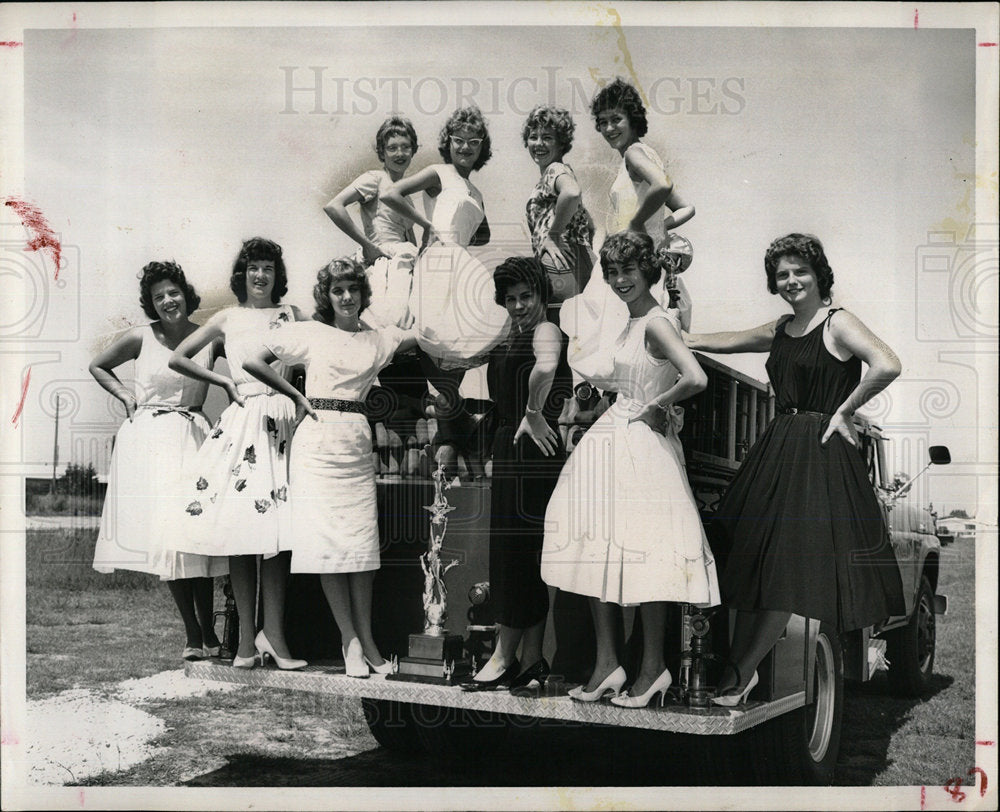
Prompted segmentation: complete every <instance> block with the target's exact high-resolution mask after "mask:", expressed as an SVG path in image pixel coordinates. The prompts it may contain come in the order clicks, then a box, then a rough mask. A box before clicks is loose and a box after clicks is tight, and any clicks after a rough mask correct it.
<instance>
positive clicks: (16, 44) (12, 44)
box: [0, 40, 24, 48]
mask: <svg viewBox="0 0 1000 812" xmlns="http://www.w3.org/2000/svg"><path fill="white" fill-rule="evenodd" d="M22 45H24V43H23V42H16V41H14V40H4V41H3V42H0V48H20V47H21V46H22Z"/></svg>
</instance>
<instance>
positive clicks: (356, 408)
mask: <svg viewBox="0 0 1000 812" xmlns="http://www.w3.org/2000/svg"><path fill="white" fill-rule="evenodd" d="M309 405H310V406H312V407H313V408H314V409H320V410H321V411H326V412H355V413H357V414H364V413H365V404H363V403H362V402H361V401H360V400H341V399H340V398H309Z"/></svg>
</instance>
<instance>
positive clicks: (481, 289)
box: [382, 107, 509, 469]
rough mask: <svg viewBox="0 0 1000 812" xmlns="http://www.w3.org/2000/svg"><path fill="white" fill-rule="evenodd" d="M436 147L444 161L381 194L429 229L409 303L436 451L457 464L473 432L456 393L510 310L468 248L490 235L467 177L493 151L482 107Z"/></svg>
mask: <svg viewBox="0 0 1000 812" xmlns="http://www.w3.org/2000/svg"><path fill="white" fill-rule="evenodd" d="M438 151H439V152H440V153H441V157H442V158H443V159H444V163H439V164H432V165H431V166H428V167H427V168H426V169H422V170H421V171H420V172H417V173H416V174H415V175H413V176H411V177H409V178H404V179H403V180H400V181H398V182H397V183H395V184H393V185H392V186H391V187H390V188H389V189H388V190H387V191H386V192H385V193H384V195H383V197H382V199H383V200H384V201H385V203H386V205H388V206H389V207H390V208H392V209H394V210H395V211H397V212H399V213H400V214H402V215H403V216H404V217H406V218H407V219H408V220H411V221H413V222H415V223H417V224H418V225H419V226H420V227H421V228H423V230H424V234H423V241H422V248H421V254H420V256H419V258H418V259H417V263H416V266H415V267H414V270H413V293H412V295H411V297H410V311H411V313H412V314H413V317H414V324H413V326H414V328H415V329H416V332H417V342H418V344H419V345H420V348H421V350H423V353H422V354H421V356H422V357H421V360H422V366H423V369H424V374H425V375H426V376H427V379H428V380H429V381H430V383H431V384H432V385H433V386H434V388H435V389H436V390H437V391H438V399H437V404H436V410H435V416H436V417H437V418H438V430H439V433H440V438H441V440H442V447H441V449H440V450H439V452H438V458H437V459H438V461H439V462H443V463H444V464H445V466H446V468H448V469H452V467H453V465H454V459H455V447H456V446H464V445H466V444H467V441H468V434H469V426H467V425H465V421H463V419H462V410H461V406H462V403H461V398H460V397H459V394H458V389H459V386H460V384H461V382H462V378H463V376H464V374H465V369H468V368H471V367H474V366H480V365H482V364H484V363H485V362H486V355H487V353H489V351H490V350H491V349H492V348H493V347H495V346H496V345H497V344H499V343H500V342H501V341H502V340H503V339H504V337H505V336H506V334H507V332H508V330H509V317H508V315H507V311H506V310H505V309H504V308H502V307H500V306H499V305H498V304H497V303H496V301H494V293H493V275H492V273H491V272H490V271H489V269H488V268H487V267H486V266H485V265H483V263H481V262H480V261H479V260H478V259H476V257H475V256H473V254H471V253H470V252H469V251H468V248H469V247H470V246H477V245H485V244H486V243H487V242H489V239H490V229H489V223H488V222H487V220H486V212H485V209H484V207H483V196H482V194H481V193H480V191H479V189H477V188H476V187H475V185H474V184H473V183H472V182H471V181H470V180H469V176H470V175H471V174H472V173H473V172H474V171H476V170H478V169H480V168H481V167H482V166H483V165H484V164H485V163H486V162H487V161H488V160H489V159H490V157H491V155H492V151H491V143H490V134H489V130H488V129H487V127H486V121H485V119H484V118H483V115H482V113H481V112H480V111H479V108H478V107H465V108H462V109H460V110H456V111H455V112H454V113H453V114H452V115H451V117H450V118H449V119H448V121H447V122H446V123H445V126H444V128H443V129H442V130H441V136H440V139H439V141H438ZM417 192H423V193H424V195H425V203H424V208H425V211H426V215H427V216H426V217H425V216H424V215H422V214H420V213H419V212H418V211H417V210H416V209H415V208H414V207H413V204H412V203H411V202H410V201H409V200H408V199H407V198H408V196H409V195H413V194H416V193H417Z"/></svg>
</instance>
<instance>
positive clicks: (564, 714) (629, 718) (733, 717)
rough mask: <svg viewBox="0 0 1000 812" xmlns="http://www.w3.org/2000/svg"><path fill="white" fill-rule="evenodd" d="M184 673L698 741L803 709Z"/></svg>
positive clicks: (337, 673)
mask: <svg viewBox="0 0 1000 812" xmlns="http://www.w3.org/2000/svg"><path fill="white" fill-rule="evenodd" d="M184 673H185V675H186V676H189V677H194V678H197V679H207V680H216V681H218V682H228V683H235V684H239V685H249V686H252V687H256V688H283V689H285V690H291V691H309V692H312V693H319V694H331V695H334V696H350V697H356V698H358V699H361V698H370V699H387V700H393V701H396V702H409V703H412V704H415V705H430V706H438V707H448V708H465V709H467V710H478V711H487V712H492V713H503V714H511V715H514V716H529V717H536V718H540V719H561V720H564V721H570V722H579V723H581V724H592V725H611V726H614V727H634V728H645V729H648V730H664V731H669V732H673V733H692V734H695V735H701V736H711V735H730V734H733V733H739V732H740V731H743V730H747V729H749V728H751V727H754V726H756V725H759V724H761V723H762V722H766V721H767V720H768V719H772V718H774V717H775V716H779V715H781V714H783V713H787V712H788V711H791V710H794V709H795V708H799V707H802V706H803V705H805V692H804V691H800V692H798V693H796V694H792V695H791V696H787V697H784V698H782V699H778V700H775V701H774V702H753V703H751V704H749V705H747V706H746V707H745V708H715V707H713V708H711V709H708V710H696V709H692V708H687V707H685V706H681V705H672V706H668V707H664V708H652V707H649V708H619V707H616V706H614V705H611V704H608V703H606V702H601V703H597V702H594V703H586V702H575V701H574V700H572V699H570V698H569V697H568V696H566V695H565V694H561V695H558V696H550V697H549V696H547V697H542V698H538V699H536V698H533V697H521V696H511V695H510V694H509V693H507V692H506V691H480V692H474V693H470V692H467V691H463V690H462V689H461V688H459V687H457V686H448V685H426V684H422V683H414V682H396V681H390V680H386V679H385V677H379V676H374V675H373V676H371V677H369V678H368V679H354V678H352V677H348V676H346V675H345V674H344V669H343V666H337V665H334V664H333V663H326V664H324V663H320V664H314V665H310V666H308V667H306V668H304V669H302V670H301V671H279V670H278V669H277V668H275V667H273V666H268V667H265V668H251V669H243V668H232V667H231V666H230V665H229V661H228V660H202V661H200V662H189V663H186V664H185V666H184ZM564 687H565V688H569V687H572V686H570V685H566V686H564Z"/></svg>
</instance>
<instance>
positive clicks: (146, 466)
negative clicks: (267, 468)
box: [94, 408, 229, 580]
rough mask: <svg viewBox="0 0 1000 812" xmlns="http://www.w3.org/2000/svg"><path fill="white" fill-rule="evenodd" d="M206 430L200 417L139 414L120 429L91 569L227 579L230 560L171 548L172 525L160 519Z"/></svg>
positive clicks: (174, 537) (174, 533)
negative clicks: (165, 523)
mask: <svg viewBox="0 0 1000 812" xmlns="http://www.w3.org/2000/svg"><path fill="white" fill-rule="evenodd" d="M208 430H209V426H208V421H207V420H206V419H205V417H204V416H203V415H201V414H185V413H180V412H172V411H167V410H157V409H155V408H154V409H139V410H138V411H137V412H136V414H135V418H134V420H132V421H126V422H125V423H124V424H123V425H122V427H121V428H120V429H119V430H118V435H117V437H116V438H115V450H114V454H113V455H112V457H111V470H110V473H109V476H108V491H107V496H106V497H105V500H104V508H103V511H102V513H101V529H100V531H99V533H98V536H97V544H96V546H95V549H94V569H96V570H98V571H99V572H113V571H114V570H116V569H121V570H133V571H136V572H146V573H149V574H151V575H158V576H160V577H161V578H164V579H167V580H172V579H174V578H194V577H204V576H214V575H225V574H226V573H227V572H228V571H229V564H228V561H226V560H224V559H214V558H211V557H208V556H203V555H194V554H187V553H180V552H177V551H176V550H174V549H172V547H173V546H174V545H175V543H176V542H178V541H179V540H180V537H179V534H178V533H177V530H176V524H175V523H171V524H167V525H166V526H164V525H163V523H162V519H161V517H162V515H163V513H164V512H165V511H168V510H169V509H170V506H173V505H175V504H176V502H177V499H178V498H179V493H180V490H179V488H180V473H181V471H182V470H183V467H184V465H185V464H189V463H190V462H191V461H192V460H193V459H194V458H195V457H196V456H197V453H198V448H199V446H200V445H201V444H202V441H203V440H204V439H205V436H206V434H207V432H208Z"/></svg>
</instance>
